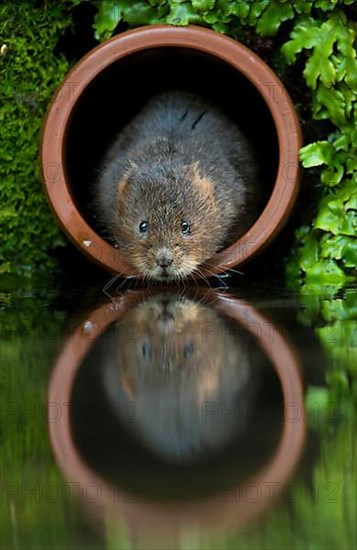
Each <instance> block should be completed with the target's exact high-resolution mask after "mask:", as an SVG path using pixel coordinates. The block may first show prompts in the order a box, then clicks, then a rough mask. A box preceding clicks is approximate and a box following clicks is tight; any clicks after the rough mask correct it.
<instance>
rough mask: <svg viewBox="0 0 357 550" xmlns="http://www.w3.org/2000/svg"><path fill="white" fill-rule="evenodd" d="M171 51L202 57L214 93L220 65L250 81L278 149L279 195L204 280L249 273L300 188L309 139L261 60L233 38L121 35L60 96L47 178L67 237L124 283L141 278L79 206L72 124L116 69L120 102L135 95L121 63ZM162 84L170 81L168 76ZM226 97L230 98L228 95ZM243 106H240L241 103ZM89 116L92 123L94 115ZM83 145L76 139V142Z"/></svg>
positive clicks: (46, 139)
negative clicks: (242, 270) (232, 271)
mask: <svg viewBox="0 0 357 550" xmlns="http://www.w3.org/2000/svg"><path fill="white" fill-rule="evenodd" d="M168 48H169V49H170V50H172V51H173V52H181V54H182V55H187V56H188V58H189V56H190V55H196V56H197V55H202V56H204V57H205V59H206V62H207V59H210V60H211V61H212V74H213V78H212V86H214V85H216V84H215V83H214V80H215V79H214V76H215V75H214V70H215V69H214V64H215V63H216V64H217V63H220V64H221V65H223V66H225V67H226V68H227V70H228V69H229V70H230V71H231V72H232V74H235V75H236V76H237V78H239V79H243V80H245V81H248V83H249V85H250V86H251V87H252V88H253V89H254V90H255V91H257V92H258V93H259V96H260V98H261V101H262V102H263V103H264V105H265V108H266V110H267V112H269V113H270V116H271V119H272V124H273V126H274V130H275V134H276V136H277V142H278V143H277V145H278V151H279V154H278V160H277V169H276V175H275V176H274V178H275V181H274V178H273V186H272V190H271V193H270V196H269V197H268V198H267V200H266V204H265V207H264V209H263V211H262V212H261V214H260V216H259V217H258V219H257V220H256V222H255V223H254V225H253V226H252V227H251V228H250V229H249V230H248V231H247V233H246V234H245V235H243V236H242V237H241V238H240V239H239V240H238V241H237V242H235V243H234V244H233V245H231V246H230V247H229V248H226V249H225V250H223V251H221V252H220V253H218V254H216V255H215V256H214V258H212V259H210V260H209V264H210V267H209V272H208V271H205V266H203V269H202V271H203V272H204V274H205V275H207V276H208V275H212V274H217V273H221V272H224V271H225V270H227V269H228V268H231V267H234V266H239V265H242V264H243V263H245V262H246V261H247V260H250V259H251V258H252V257H253V256H255V255H256V254H258V253H259V252H260V251H261V250H262V249H263V248H265V247H266V246H267V245H268V244H269V243H270V242H271V241H272V240H273V239H274V238H275V237H276V235H277V234H278V232H279V231H280V229H281V228H282V226H283V225H284V223H285V222H286V221H287V219H288V217H289V214H290V212H291V209H292V207H293V205H294V202H295V199H296V195H297V192H298V188H299V161H298V151H299V148H300V147H301V144H302V139H301V131H300V126H299V122H298V119H297V116H296V112H295V109H294V106H293V104H292V102H291V100H290V98H289V96H288V94H287V92H286V90H285V89H284V87H283V85H282V83H281V82H280V80H279V79H278V78H277V76H276V75H275V74H274V73H273V71H272V70H271V69H270V68H269V67H268V66H267V65H266V64H265V63H264V62H263V61H262V60H261V59H260V58H259V57H258V56H257V55H255V54H254V53H253V52H251V51H250V50H249V49H248V48H246V47H245V46H243V45H242V44H240V43H239V42H237V41H235V40H233V39H231V38H228V37H227V36H223V35H221V34H218V33H216V32H213V31H211V30H208V29H204V28H200V27H196V26H189V27H170V26H164V25H152V26H146V27H141V28H138V29H135V30H131V31H128V32H124V33H122V34H119V35H117V36H115V37H113V38H112V39H110V40H108V41H107V42H104V43H103V44H101V45H99V46H98V47H96V48H95V49H94V50H92V51H90V52H89V53H88V54H87V55H86V56H84V57H83V58H82V59H81V60H80V61H79V62H78V63H77V64H76V65H75V67H74V68H73V69H72V70H71V71H70V72H69V74H68V76H67V78H66V79H65V81H64V82H63V84H62V86H61V87H60V88H59V90H58V91H57V93H56V95H55V97H54V99H53V101H52V103H51V105H50V107H49V110H48V113H47V117H46V120H45V123H44V127H43V133H42V143H41V170H42V177H43V182H44V189H45V192H46V195H47V198H48V200H49V203H50V206H51V208H52V210H53V212H54V214H55V216H56V218H57V220H58V221H59V223H60V225H61V226H62V228H63V230H64V231H65V233H66V234H67V236H68V237H69V238H70V239H71V240H72V241H73V243H74V244H75V245H76V246H77V247H78V248H79V249H80V250H81V251H82V252H83V253H84V254H86V255H87V256H88V257H89V258H90V259H91V260H93V261H95V262H96V263H97V264H99V265H100V266H102V267H103V268H105V269H107V270H108V271H110V272H113V273H120V274H121V275H123V276H132V275H137V273H136V272H135V270H134V268H133V267H132V266H131V265H129V264H128V263H127V262H126V261H125V259H124V258H123V257H122V255H121V253H120V250H117V249H115V248H114V247H113V246H111V245H110V244H109V243H108V242H106V241H105V240H104V239H103V238H102V237H101V236H100V235H99V234H98V233H97V231H96V229H95V227H92V226H91V225H93V224H91V222H90V221H88V219H85V216H84V215H83V211H81V208H80V207H79V205H78V200H77V199H76V196H75V195H76V193H75V190H74V185H73V181H72V179H73V178H72V176H71V170H70V169H69V160H71V155H70V151H69V153H68V151H67V149H66V147H67V146H68V140H70V139H71V121H72V120H73V116H74V115H75V113H76V111H77V109H78V107H80V106H81V105H83V98H84V97H85V96H86V93H87V91H88V90H90V89H91V86H93V83H95V82H98V78H101V75H103V74H104V73H105V71H106V70H108V68H109V69H110V68H111V67H113V66H114V64H118V63H119V65H116V66H118V67H119V68H118V79H117V83H116V86H117V88H118V89H117V94H118V101H120V93H121V90H122V89H123V88H124V87H128V81H125V82H124V81H121V80H120V63H125V62H129V63H130V60H132V59H133V58H135V56H136V57H137V56H138V55H139V56H140V55H145V54H146V55H148V54H149V53H150V55H158V54H159V53H162V52H164V51H166V52H167V50H168ZM182 52H183V53H182ZM181 54H180V55H181ZM170 55H171V52H170ZM163 72H164V71H163ZM162 78H163V79H165V74H163V75H162ZM226 84H227V82H226ZM227 85H228V84H227ZM142 89H145V82H142ZM129 92H130V90H129ZM221 93H222V94H223V96H224V94H225V90H224V89H223V90H222V91H221ZM129 97H130V96H129ZM222 99H224V97H223V98H222ZM239 100H240V98H237V102H239ZM244 107H245V105H244V104H243V105H242V108H243V109H244ZM93 108H94V107H93ZM87 116H88V117H91V112H88V115H87ZM258 122H259V121H258ZM257 131H258V132H259V131H260V128H257ZM80 137H81V136H79V137H78V135H77V136H76V139H77V141H78V139H80ZM269 139H270V138H269V136H267V140H269ZM67 153H68V154H67ZM83 179H85V178H83ZM81 185H82V186H83V189H85V188H88V185H89V182H88V181H86V180H85V181H83V182H81Z"/></svg>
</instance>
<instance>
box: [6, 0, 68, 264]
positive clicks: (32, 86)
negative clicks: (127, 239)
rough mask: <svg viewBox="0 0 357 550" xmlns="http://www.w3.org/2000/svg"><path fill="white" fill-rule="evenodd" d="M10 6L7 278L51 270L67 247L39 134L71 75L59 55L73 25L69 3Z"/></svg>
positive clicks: (8, 23)
mask: <svg viewBox="0 0 357 550" xmlns="http://www.w3.org/2000/svg"><path fill="white" fill-rule="evenodd" d="M51 4H53V5H51V6H48V7H47V9H45V8H44V6H43V5H41V6H39V7H35V3H34V2H29V1H24V2H13V1H11V0H5V2H4V3H2V5H1V6H0V48H1V52H0V80H1V96H2V99H3V101H2V102H1V105H0V125H1V133H2V145H1V148H0V203H1V210H0V230H1V235H2V243H1V247H0V250H1V252H0V274H4V273H21V274H23V273H29V274H30V273H33V272H34V271H37V272H38V271H41V270H48V269H49V268H51V267H53V266H54V261H53V259H52V258H50V257H49V256H48V252H49V251H50V250H52V249H54V248H55V247H57V246H61V245H63V244H64V240H63V237H62V235H61V233H60V231H59V229H58V227H57V224H56V223H55V221H54V219H53V217H52V215H51V212H50V210H49V208H48V204H47V202H46V199H45V197H44V194H43V192H42V188H41V182H40V174H39V165H38V152H39V140H40V130H41V126H42V123H43V118H44V114H45V111H46V108H47V105H48V103H49V100H50V98H51V96H52V94H53V92H54V90H55V88H56V87H57V86H58V85H59V84H60V82H61V80H62V79H63V78H64V75H65V74H66V72H67V71H68V63H67V61H66V60H65V59H64V57H63V56H57V55H55V53H54V50H55V47H56V44H57V42H58V38H59V36H60V35H61V33H62V32H63V30H64V29H65V28H66V27H68V26H69V25H70V24H71V19H70V15H69V14H68V7H67V10H66V9H65V5H64V3H62V2H58V3H51Z"/></svg>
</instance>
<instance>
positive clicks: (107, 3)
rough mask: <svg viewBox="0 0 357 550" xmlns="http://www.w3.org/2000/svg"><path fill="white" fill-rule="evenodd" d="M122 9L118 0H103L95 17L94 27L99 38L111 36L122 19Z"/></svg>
mask: <svg viewBox="0 0 357 550" xmlns="http://www.w3.org/2000/svg"><path fill="white" fill-rule="evenodd" d="M121 15H122V12H121V9H120V6H119V4H118V1H117V0H103V1H102V2H101V3H99V10H98V13H97V14H96V16H95V18H94V24H93V27H94V29H95V37H96V39H97V40H105V39H107V38H110V36H111V35H112V32H113V30H114V29H115V27H116V26H117V25H118V23H119V21H120V19H121Z"/></svg>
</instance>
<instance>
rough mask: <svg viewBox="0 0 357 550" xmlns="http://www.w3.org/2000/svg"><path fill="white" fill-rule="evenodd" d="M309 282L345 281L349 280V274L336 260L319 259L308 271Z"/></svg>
mask: <svg viewBox="0 0 357 550" xmlns="http://www.w3.org/2000/svg"><path fill="white" fill-rule="evenodd" d="M306 278H307V280H308V281H309V282H312V281H314V282H318V283H320V284H333V283H343V282H346V281H347V280H348V277H347V275H346V274H345V273H344V271H343V270H342V269H341V268H340V267H339V265H338V264H337V262H336V261H334V260H325V261H324V260H321V259H320V260H319V261H318V262H317V263H316V264H315V265H313V266H311V267H310V268H309V270H308V271H307V273H306Z"/></svg>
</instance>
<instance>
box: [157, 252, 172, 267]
mask: <svg viewBox="0 0 357 550" xmlns="http://www.w3.org/2000/svg"><path fill="white" fill-rule="evenodd" d="M172 262H173V258H172V256H171V254H170V251H169V250H167V249H165V248H163V249H162V250H159V252H158V253H157V255H156V263H157V265H158V266H160V267H164V268H166V267H169V266H170V265H171V264H172Z"/></svg>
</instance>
